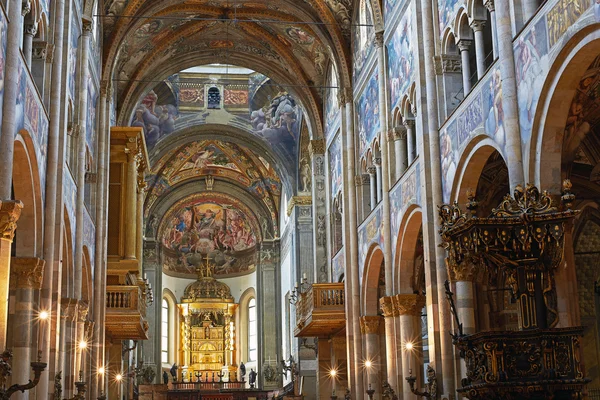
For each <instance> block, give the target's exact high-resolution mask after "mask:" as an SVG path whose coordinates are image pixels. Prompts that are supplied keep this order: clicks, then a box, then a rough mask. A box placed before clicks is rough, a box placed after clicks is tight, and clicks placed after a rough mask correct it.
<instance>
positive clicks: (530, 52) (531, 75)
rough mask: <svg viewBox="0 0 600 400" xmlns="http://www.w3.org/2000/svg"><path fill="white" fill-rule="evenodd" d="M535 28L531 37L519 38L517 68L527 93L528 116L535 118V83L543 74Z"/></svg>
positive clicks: (530, 119)
mask: <svg viewBox="0 0 600 400" xmlns="http://www.w3.org/2000/svg"><path fill="white" fill-rule="evenodd" d="M535 40H536V35H535V28H532V30H531V33H530V37H529V38H528V39H527V40H525V39H523V38H521V39H520V40H519V54H518V60H519V61H518V62H517V64H518V66H519V69H518V70H517V75H518V79H519V82H520V87H522V88H523V90H524V91H526V93H527V104H526V106H527V118H528V119H529V121H532V120H533V109H532V105H533V97H534V96H535V90H534V83H535V80H536V78H537V77H538V76H539V75H540V74H541V72H542V68H541V66H540V59H541V57H540V54H539V53H538V51H537V49H536V47H535Z"/></svg>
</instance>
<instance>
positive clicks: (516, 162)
mask: <svg viewBox="0 0 600 400" xmlns="http://www.w3.org/2000/svg"><path fill="white" fill-rule="evenodd" d="M495 2H496V5H497V6H498V7H496V23H497V30H498V45H499V47H498V54H499V57H498V59H499V67H500V75H501V76H502V110H503V112H504V122H503V125H504V131H505V132H506V146H505V148H504V154H506V165H507V166H508V180H509V183H510V190H511V192H513V191H514V189H515V187H516V186H517V185H524V184H525V177H524V170H523V156H522V149H521V128H520V125H519V110H518V107H517V104H518V99H517V80H516V74H515V56H514V52H513V51H514V50H513V44H512V28H511V18H510V4H509V0H495Z"/></svg>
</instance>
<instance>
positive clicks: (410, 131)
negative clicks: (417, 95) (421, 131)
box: [404, 119, 417, 168]
mask: <svg viewBox="0 0 600 400" xmlns="http://www.w3.org/2000/svg"><path fill="white" fill-rule="evenodd" d="M404 127H405V128H406V151H407V153H408V157H407V161H408V165H407V166H406V167H407V168H408V166H409V165H410V164H412V162H413V161H415V157H416V153H417V152H416V148H417V143H416V140H415V139H416V137H415V120H414V119H406V120H404Z"/></svg>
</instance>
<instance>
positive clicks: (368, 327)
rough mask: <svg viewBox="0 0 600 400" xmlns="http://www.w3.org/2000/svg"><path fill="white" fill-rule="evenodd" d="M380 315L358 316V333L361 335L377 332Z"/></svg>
mask: <svg viewBox="0 0 600 400" xmlns="http://www.w3.org/2000/svg"><path fill="white" fill-rule="evenodd" d="M380 324H381V317H380V316H379V315H372V316H371V315H363V316H362V317H360V333H362V334H363V335H369V334H377V333H379V325H380Z"/></svg>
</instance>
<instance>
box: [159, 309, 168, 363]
mask: <svg viewBox="0 0 600 400" xmlns="http://www.w3.org/2000/svg"><path fill="white" fill-rule="evenodd" d="M160 349H161V351H160V360H161V362H162V363H164V364H166V363H168V362H169V303H168V302H167V300H165V299H163V301H162V313H161V328H160Z"/></svg>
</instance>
